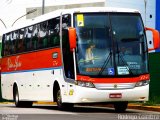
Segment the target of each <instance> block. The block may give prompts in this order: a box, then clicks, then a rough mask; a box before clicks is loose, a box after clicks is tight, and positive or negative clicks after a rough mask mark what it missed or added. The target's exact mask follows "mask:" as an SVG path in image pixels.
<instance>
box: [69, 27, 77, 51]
mask: <svg viewBox="0 0 160 120" xmlns="http://www.w3.org/2000/svg"><path fill="white" fill-rule="evenodd" d="M68 33H69V43H70V50H71V51H73V49H75V48H76V29H75V28H72V27H70V28H69V29H68Z"/></svg>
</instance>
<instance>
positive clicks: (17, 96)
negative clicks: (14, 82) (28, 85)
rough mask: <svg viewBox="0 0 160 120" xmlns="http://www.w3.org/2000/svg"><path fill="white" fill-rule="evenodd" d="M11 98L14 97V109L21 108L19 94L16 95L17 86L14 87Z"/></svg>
mask: <svg viewBox="0 0 160 120" xmlns="http://www.w3.org/2000/svg"><path fill="white" fill-rule="evenodd" d="M13 97H14V102H15V105H16V107H21V106H22V102H20V101H19V93H18V88H17V86H16V87H14V91H13Z"/></svg>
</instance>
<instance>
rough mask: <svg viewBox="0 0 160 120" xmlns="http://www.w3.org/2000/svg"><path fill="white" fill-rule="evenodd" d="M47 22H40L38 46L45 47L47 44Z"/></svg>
mask: <svg viewBox="0 0 160 120" xmlns="http://www.w3.org/2000/svg"><path fill="white" fill-rule="evenodd" d="M47 34H48V32H47V22H46V21H45V22H42V23H40V29H39V43H38V48H40V49H41V48H46V47H47V44H48V35H47Z"/></svg>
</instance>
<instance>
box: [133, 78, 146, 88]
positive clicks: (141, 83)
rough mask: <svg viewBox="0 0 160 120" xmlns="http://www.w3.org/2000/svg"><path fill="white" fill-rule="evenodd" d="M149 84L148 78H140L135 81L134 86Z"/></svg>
mask: <svg viewBox="0 0 160 120" xmlns="http://www.w3.org/2000/svg"><path fill="white" fill-rule="evenodd" d="M148 84H149V80H142V81H139V82H137V83H136V85H135V86H136V87H140V86H145V85H148Z"/></svg>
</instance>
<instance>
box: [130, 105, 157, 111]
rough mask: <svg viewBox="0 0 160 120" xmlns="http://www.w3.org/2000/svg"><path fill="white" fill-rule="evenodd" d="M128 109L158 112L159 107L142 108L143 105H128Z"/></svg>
mask: <svg viewBox="0 0 160 120" xmlns="http://www.w3.org/2000/svg"><path fill="white" fill-rule="evenodd" d="M128 109H138V110H147V111H156V112H160V106H143V105H137V104H128Z"/></svg>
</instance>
